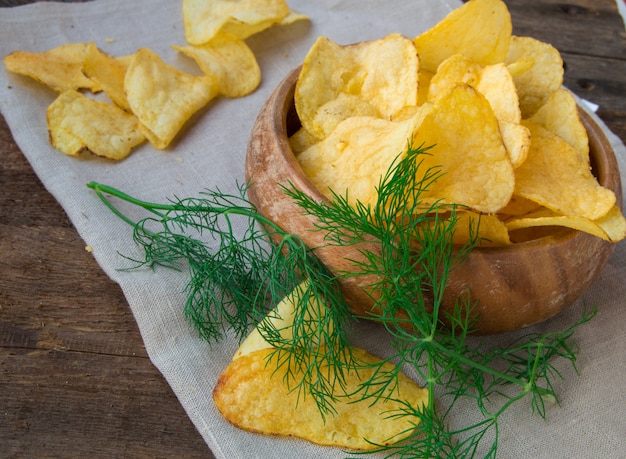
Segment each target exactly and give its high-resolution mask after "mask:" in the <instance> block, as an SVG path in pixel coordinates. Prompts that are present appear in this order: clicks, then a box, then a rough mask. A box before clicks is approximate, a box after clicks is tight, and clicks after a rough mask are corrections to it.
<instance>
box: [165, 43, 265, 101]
mask: <svg viewBox="0 0 626 459" xmlns="http://www.w3.org/2000/svg"><path fill="white" fill-rule="evenodd" d="M172 48H174V49H175V50H177V51H180V52H181V53H183V54H185V55H187V56H189V57H191V58H192V59H193V60H195V61H196V63H197V64H198V66H199V67H200V69H202V71H203V72H204V73H205V74H207V75H212V76H213V77H215V79H216V80H217V84H218V87H219V92H220V94H222V95H224V96H226V97H242V96H245V95H247V94H250V93H251V92H252V91H254V90H255V89H256V88H257V87H258V86H259V83H260V82H261V69H260V68H259V64H258V62H257V60H256V57H255V55H254V53H253V52H252V50H251V49H250V48H249V47H248V45H247V44H246V42H245V41H243V40H242V39H240V38H237V37H235V36H233V35H226V34H223V33H220V34H217V35H216V36H215V37H213V39H211V41H209V42H208V43H206V44H203V45H198V46H191V45H190V46H175V45H174V46H172Z"/></svg>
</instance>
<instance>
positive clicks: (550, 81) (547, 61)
mask: <svg viewBox="0 0 626 459" xmlns="http://www.w3.org/2000/svg"><path fill="white" fill-rule="evenodd" d="M520 60H521V61H523V62H524V67H527V64H528V63H529V62H530V61H531V60H532V63H533V65H532V67H530V68H529V69H528V70H526V71H522V72H517V73H515V74H514V76H513V81H515V86H516V88H517V95H518V97H519V104H520V109H521V111H522V117H523V118H529V117H530V116H532V115H533V114H534V113H535V112H536V111H537V110H538V109H539V107H541V106H542V105H543V104H544V103H545V102H546V101H547V100H548V98H549V97H550V95H551V94H552V93H553V92H554V91H556V90H557V89H559V88H560V87H561V85H562V84H563V59H562V58H561V54H560V53H559V51H558V50H557V49H556V48H554V47H553V46H552V45H550V44H548V43H544V42H542V41H539V40H537V39H535V38H532V37H518V36H512V37H511V40H510V44H509V49H508V52H507V55H506V59H505V63H506V64H507V65H508V66H509V68H510V66H511V65H513V64H515V63H516V62H518V61H520Z"/></svg>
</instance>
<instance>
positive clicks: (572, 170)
mask: <svg viewBox="0 0 626 459" xmlns="http://www.w3.org/2000/svg"><path fill="white" fill-rule="evenodd" d="M524 125H525V126H526V127H527V128H528V129H529V130H530V133H531V143H530V149H529V152H528V157H527V158H526V161H525V162H524V163H523V164H522V165H521V166H520V167H519V168H517V169H516V170H515V183H516V185H515V193H516V194H517V195H519V196H522V197H524V198H527V199H530V200H532V201H535V202H537V203H539V204H541V205H542V206H544V207H547V208H548V209H551V210H553V211H555V212H558V213H560V214H563V215H568V216H571V217H584V218H587V219H589V220H596V219H598V218H601V217H602V216H604V215H605V214H606V213H607V212H608V211H609V210H610V209H611V208H612V207H613V206H614V205H615V203H616V198H615V193H613V192H612V191H611V190H609V189H606V188H604V187H602V186H601V185H600V184H598V182H597V180H596V178H595V177H594V176H593V174H592V173H591V168H590V167H589V164H588V163H587V162H586V161H584V160H583V159H581V157H580V154H579V153H578V152H577V151H576V150H574V148H573V147H572V146H571V145H569V144H568V143H567V142H565V141H564V140H563V139H561V138H560V137H559V136H557V135H556V134H554V133H552V132H550V131H548V130H547V129H545V128H544V127H542V126H540V125H538V124H535V123H533V122H531V121H524Z"/></svg>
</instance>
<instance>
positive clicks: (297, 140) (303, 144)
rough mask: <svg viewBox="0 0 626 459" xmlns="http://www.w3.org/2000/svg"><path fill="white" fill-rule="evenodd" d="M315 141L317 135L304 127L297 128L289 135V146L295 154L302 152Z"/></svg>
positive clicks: (316, 140)
mask: <svg viewBox="0 0 626 459" xmlns="http://www.w3.org/2000/svg"><path fill="white" fill-rule="evenodd" d="M317 142H318V139H317V137H315V136H314V135H313V134H311V133H310V132H309V131H307V130H306V129H304V128H300V129H298V130H297V131H296V132H295V133H294V134H293V135H292V136H291V137H289V146H290V147H291V151H293V153H294V154H295V155H298V154H300V153H302V152H303V151H304V150H306V149H308V148H310V147H312V146H313V145H314V144H316V143H317Z"/></svg>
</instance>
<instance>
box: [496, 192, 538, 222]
mask: <svg viewBox="0 0 626 459" xmlns="http://www.w3.org/2000/svg"><path fill="white" fill-rule="evenodd" d="M540 207H541V206H540V205H539V204H537V203H536V202H535V201H531V200H530V199H526V198H523V197H521V196H518V195H516V194H513V196H511V200H510V201H509V202H508V203H507V204H506V206H504V207H503V208H502V209H500V212H498V214H499V215H502V216H504V218H507V217H509V216H520V215H525V214H528V213H530V212H534V211H535V210H538V209H539V208H540Z"/></svg>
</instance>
